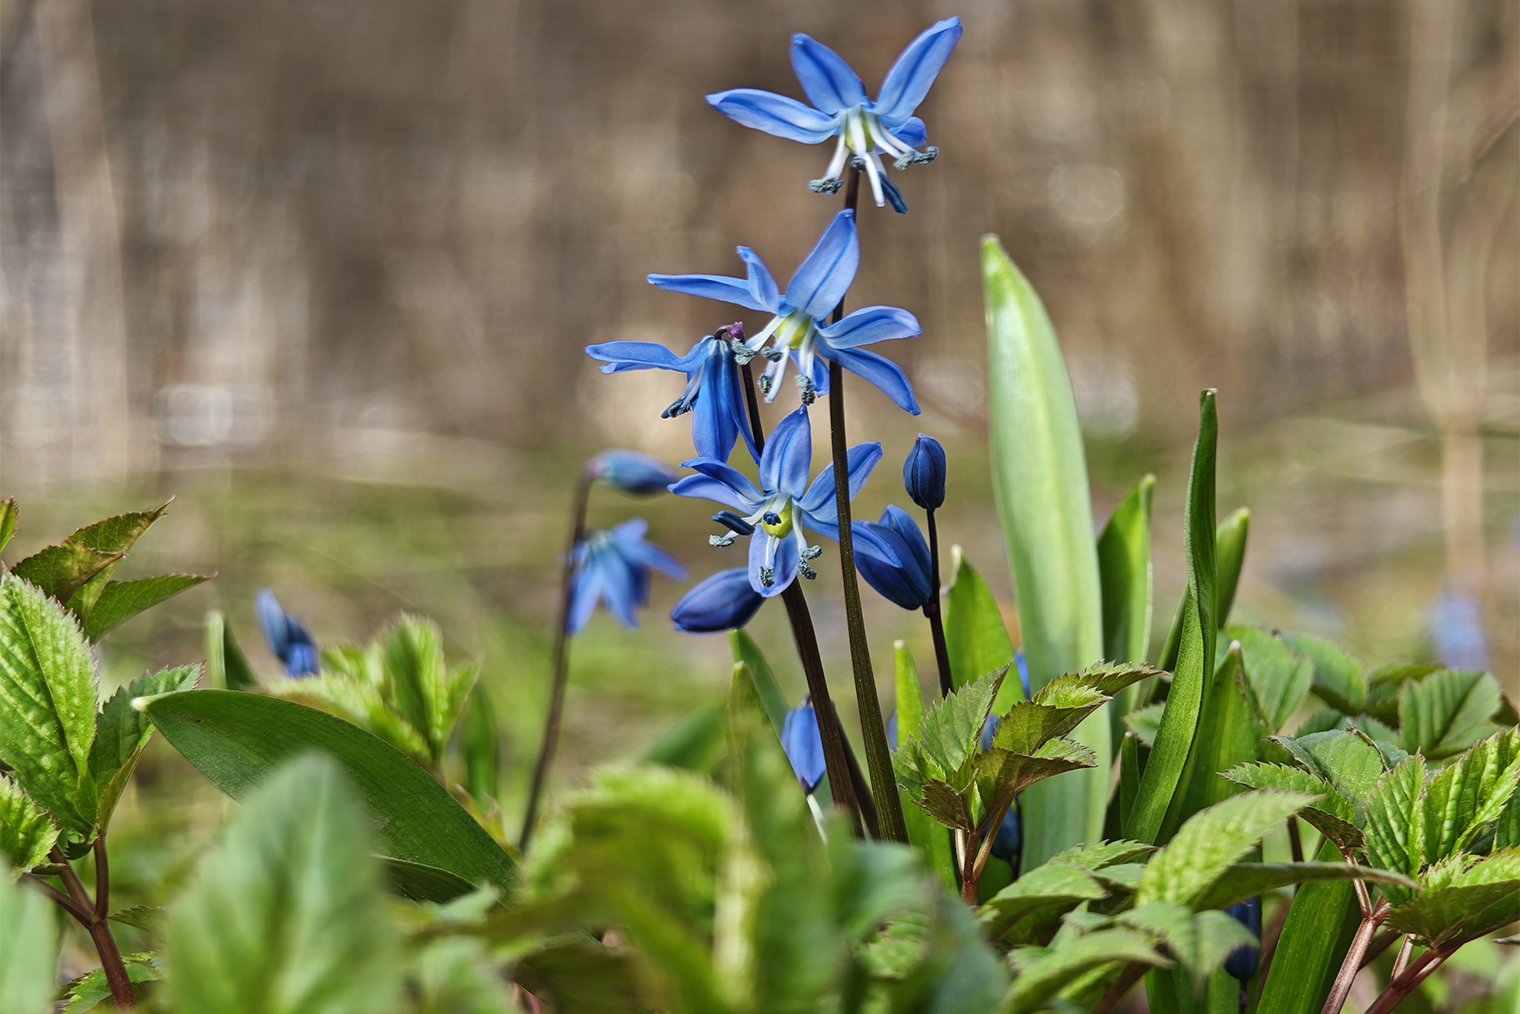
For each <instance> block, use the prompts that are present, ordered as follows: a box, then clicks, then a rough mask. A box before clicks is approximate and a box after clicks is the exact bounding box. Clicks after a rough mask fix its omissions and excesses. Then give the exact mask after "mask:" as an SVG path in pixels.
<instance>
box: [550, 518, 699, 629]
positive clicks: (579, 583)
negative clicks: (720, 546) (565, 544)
mask: <svg viewBox="0 0 1520 1014" xmlns="http://www.w3.org/2000/svg"><path fill="white" fill-rule="evenodd" d="M648 530H649V523H648V522H647V521H645V520H644V519H643V518H630V519H629V520H627V521H624V522H623V523H622V524H618V525H613V526H612V527H611V528H609V529H607V530H605V531H592V532H588V533H587V534H586V537H585V538H584V539H582V540H581V541H580V542H578V543H576V544H575V570H574V572H573V573H572V574H571V576H570V613H569V615H568V616H566V617H565V629H566V630H568V631H570V633H572V634H575V633H579V632H580V631H581V630H582V629H583V628H584V627H585V626H586V622H587V621H588V620H590V619H591V614H592V612H594V611H595V610H596V604H597V602H598V601H604V602H606V603H607V611H608V612H610V613H611V614H612V615H613V616H616V617H617V618H618V619H619V620H621V621H622V623H623V625H624V626H628V627H637V626H638V625H639V618H638V615H637V613H636V610H637V609H638V607H639V606H642V605H644V604H645V603H646V602H648V601H649V571H650V568H653V569H655V570H658V571H659V572H660V573H662V574H666V575H668V576H670V577H673V578H676V579H677V580H679V579H681V578H684V577H685V576H686V568H685V567H683V566H681V565H680V564H679V563H677V562H676V559H675V557H673V556H671V555H670V554H669V553H667V552H665V550H663V549H661V548H660V547H659V546H656V545H655V544H654V543H652V542H646V541H644V533H645V532H646V531H648Z"/></svg>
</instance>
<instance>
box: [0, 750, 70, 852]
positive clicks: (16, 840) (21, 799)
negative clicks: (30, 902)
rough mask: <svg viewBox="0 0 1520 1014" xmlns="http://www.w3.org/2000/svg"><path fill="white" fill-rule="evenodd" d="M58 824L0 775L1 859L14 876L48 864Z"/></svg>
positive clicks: (56, 839)
mask: <svg viewBox="0 0 1520 1014" xmlns="http://www.w3.org/2000/svg"><path fill="white" fill-rule="evenodd" d="M57 841H58V825H57V824H55V823H53V820H52V818H51V817H49V816H48V815H47V814H46V813H45V812H43V810H42V808H41V807H40V806H38V805H37V804H36V803H34V802H32V799H31V797H30V796H28V795H27V794H26V793H25V792H22V791H21V786H19V785H17V784H16V783H15V782H14V781H12V780H11V778H10V777H9V776H8V775H5V774H0V859H3V860H4V861H5V862H6V863H7V864H8V865H9V866H10V867H12V868H13V869H14V870H15V871H16V872H17V873H25V872H26V871H27V870H30V869H31V868H32V867H34V866H41V865H42V864H43V863H45V862H47V857H48V851H49V850H50V849H52V847H53V846H54V845H55V844H56V843H57Z"/></svg>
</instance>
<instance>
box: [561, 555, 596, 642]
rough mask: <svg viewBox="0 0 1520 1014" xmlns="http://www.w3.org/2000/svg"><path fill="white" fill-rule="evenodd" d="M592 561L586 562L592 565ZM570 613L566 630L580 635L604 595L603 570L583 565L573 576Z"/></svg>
mask: <svg viewBox="0 0 1520 1014" xmlns="http://www.w3.org/2000/svg"><path fill="white" fill-rule="evenodd" d="M590 562H591V561H590V560H589V559H588V560H587V561H586V563H587V564H590ZM570 581H571V588H570V612H569V613H568V614H567V615H566V616H565V629H566V630H567V631H569V632H570V633H572V634H579V633H580V632H581V631H582V630H584V629H586V623H587V622H588V621H589V620H590V619H591V614H592V613H593V612H594V611H595V610H596V602H597V599H599V598H601V595H602V576H601V569H600V568H594V567H592V566H588V565H585V564H583V565H582V566H581V567H580V568H579V569H578V570H577V571H576V572H575V573H574V574H573V575H572V576H571V579H570Z"/></svg>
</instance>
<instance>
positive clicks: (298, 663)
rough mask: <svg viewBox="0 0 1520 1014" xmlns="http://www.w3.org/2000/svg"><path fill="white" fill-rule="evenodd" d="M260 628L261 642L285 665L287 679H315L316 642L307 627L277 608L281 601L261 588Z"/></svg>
mask: <svg viewBox="0 0 1520 1014" xmlns="http://www.w3.org/2000/svg"><path fill="white" fill-rule="evenodd" d="M258 608H259V626H261V627H263V628H264V640H266V641H268V642H269V650H270V651H272V652H274V654H275V657H276V658H278V659H279V660H280V661H281V662H283V663H284V664H285V672H286V674H287V675H290V676H315V675H316V673H317V670H318V666H317V640H316V638H314V637H312V636H311V631H310V630H308V629H306V624H304V623H302V622H301V621H300V620H298V619H296V618H295V617H294V616H291V615H290V614H289V613H287V612H286V611H285V610H284V609H282V608H280V600H279V599H277V598H275V597H274V592H272V591H270V590H269V589H268V588H264V589H262V590H261V591H260V592H259V597H258Z"/></svg>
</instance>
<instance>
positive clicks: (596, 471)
mask: <svg viewBox="0 0 1520 1014" xmlns="http://www.w3.org/2000/svg"><path fill="white" fill-rule="evenodd" d="M586 472H587V474H589V475H590V476H591V477H592V478H594V479H600V480H601V481H602V482H605V483H606V484H607V485H609V486H613V487H616V488H617V489H620V490H622V491H623V492H625V493H632V494H634V495H635V496H649V495H650V494H653V493H664V492H666V491H667V490H669V489H670V484H671V483H673V482H675V481H676V480H677V479H679V478H680V476H679V475H677V474H676V470H675V469H673V468H671V467H670V466H669V465H667V464H665V462H663V461H661V460H660V459H659V458H652V457H650V456H649V455H647V454H640V453H639V452H638V451H603V452H602V453H600V454H598V455H597V456H596V457H594V458H592V459H591V460H590V461H589V462H588V463H587V464H586Z"/></svg>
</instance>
